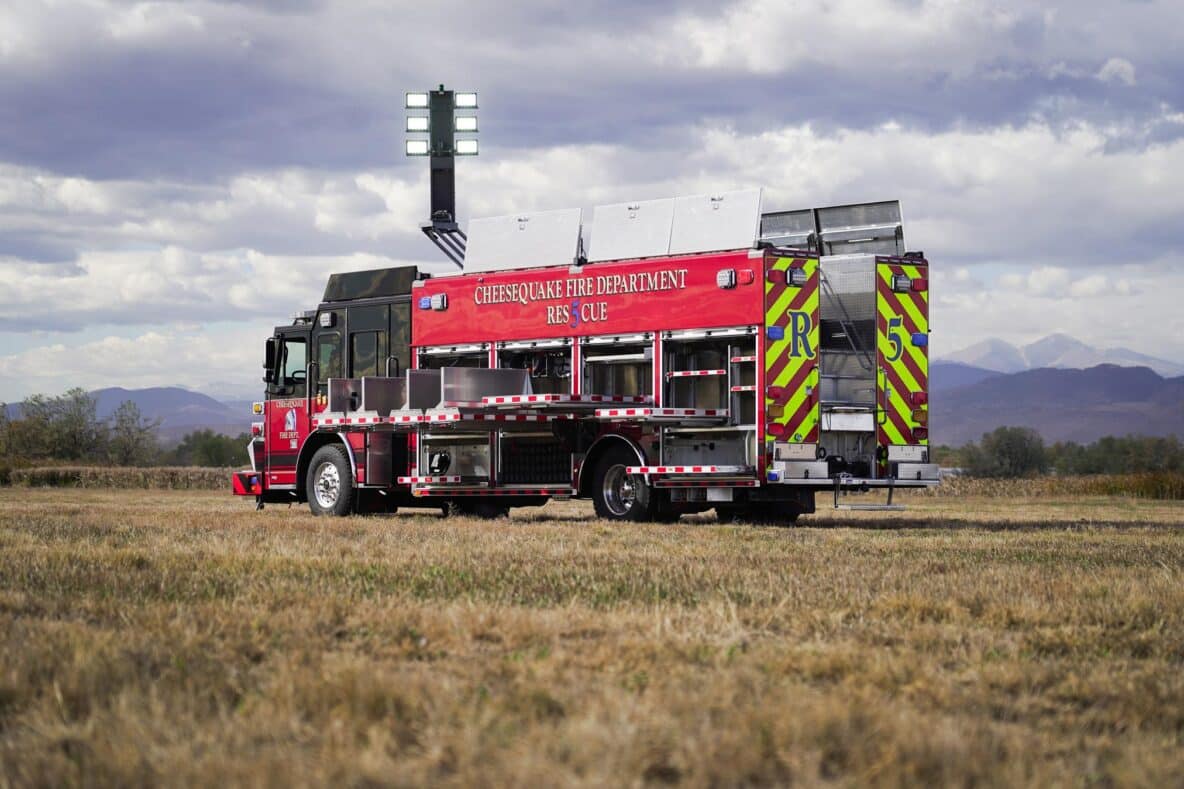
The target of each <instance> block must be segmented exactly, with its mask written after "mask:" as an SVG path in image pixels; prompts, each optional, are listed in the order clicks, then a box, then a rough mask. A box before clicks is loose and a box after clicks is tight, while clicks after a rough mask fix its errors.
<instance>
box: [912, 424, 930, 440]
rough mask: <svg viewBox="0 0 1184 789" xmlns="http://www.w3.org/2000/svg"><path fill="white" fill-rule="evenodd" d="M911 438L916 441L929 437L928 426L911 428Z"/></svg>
mask: <svg viewBox="0 0 1184 789" xmlns="http://www.w3.org/2000/svg"><path fill="white" fill-rule="evenodd" d="M913 438H915V439H917V440H918V441H925V440H927V439H928V438H929V428H926V427H915V428H913Z"/></svg>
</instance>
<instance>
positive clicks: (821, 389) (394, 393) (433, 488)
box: [233, 191, 938, 522]
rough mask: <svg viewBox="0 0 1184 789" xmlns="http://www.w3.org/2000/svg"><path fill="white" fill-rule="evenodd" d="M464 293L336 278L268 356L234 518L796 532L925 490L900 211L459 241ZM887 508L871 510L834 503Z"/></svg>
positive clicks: (506, 234)
mask: <svg viewBox="0 0 1184 789" xmlns="http://www.w3.org/2000/svg"><path fill="white" fill-rule="evenodd" d="M466 240H467V249H466V250H465V254H464V267H463V269H461V270H459V271H457V272H455V273H446V274H428V273H424V272H421V271H418V270H416V269H415V268H413V267H405V268H391V269H382V270H377V271H365V272H351V273H344V274H334V275H331V276H330V278H329V282H328V285H327V287H326V289H325V294H324V298H323V299H322V302H321V304H320V305H318V307H317V309H316V310H313V311H310V312H307V313H302V314H300V315H298V316H297V317H296V318H295V319H294V320H293V322H292V323H291V324H290V325H287V326H281V327H277V328H276V330H275V333H274V336H272V337H271V338H269V339H268V340H267V344H266V353H265V363H264V380H265V382H266V385H267V389H266V399H265V400H263V401H262V402H260V403H256V404H255V405H254V410H255V413H256V415H257V417H258V419H259V421H257V422H256V423H254V425H253V426H252V434H253V439H252V443H251V445H250V448H249V452H250V458H251V468H250V469H249V470H244V471H241V472H236V473H235V474H234V480H233V482H234V490H235V493H237V494H240V495H245V496H254V497H255V499H256V500H257V502H258V504H259V506H260V507H262V506H263V504H264V503H266V502H296V501H301V502H303V501H307V502H308V504H309V506H310V508H311V510H312V511H313V512H314V513H316V514H319V515H346V514H349V513H352V512H383V511H385V512H392V511H394V510H396V509H397V508H399V507H433V508H439V509H441V510H443V511H444V512H445V513H447V512H449V511H459V512H463V513H469V514H474V515H478V516H484V517H497V516H501V515H504V514H506V513H507V512H508V511H509V508H511V507H516V506H528V505H539V504H542V503H545V502H546V501H547V500H548V499H552V498H590V499H591V500H592V502H593V504H594V506H595V510H596V513H597V514H598V515H599V516H601V517H604V518H608V519H614V520H663V519H675V518H677V517H678V516H679V515H681V514H683V513H690V512H699V511H703V510H707V509H711V508H714V509H715V510H716V511H717V512H718V513H719V514H720V515H721V516H723V517H726V518H741V519H752V520H762V521H782V522H792V521H793V520H794V519H796V518H797V516H799V515H801V514H804V513H810V512H813V511H814V509H815V495H816V494H817V493H818V492H823V493H825V494H828V495H830V496H833V502H834V506H837V507H849V508H860V509H866V508H876V509H882V508H897V507H896V506H895V505H893V504H892V492H893V491H894V490H895V489H897V488H901V487H920V486H928V485H933V484H936V483H937V478H938V474H937V466H936V465H935V464H933V463H932V462H930V457H929V446H928V401H929V391H928V343H929V317H928V316H929V309H928V304H929V292H928V291H929V276H928V262H927V261H926V260H925V258H924V256H923V255H922V254H920V253H913V252H908V251H906V249H905V247H904V234H903V224H902V222H901V215H900V207H899V204H898V203H896V202H884V203H871V204H863V205H854V206H837V207H829V208H818V209H807V210H803V211H782V212H762V210H761V195H760V192H759V191H746V192H731V193H725V194H722V195H700V196H692V197H684V198H676V199H673V200H654V201H647V202H637V203H625V204H617V205H610V206H599V207H597V208H596V209H594V211H593V215H592V221H591V222H588V223H585V222H584V221H583V217H582V212H580V211H579V210H578V209H575V210H571V211H550V212H538V213H534V214H519V215H512V216H508V217H494V218H490V219H481V220H473V221H472V222H471V223H470V225H469V231H468V235H467V239H466ZM871 489H882V490H883V491H884V492H885V493H886V495H887V503H886V504H877V505H848V504H844V503H841V502H843V501H845V499H843V494H845V493H848V492H853V491H867V490H871Z"/></svg>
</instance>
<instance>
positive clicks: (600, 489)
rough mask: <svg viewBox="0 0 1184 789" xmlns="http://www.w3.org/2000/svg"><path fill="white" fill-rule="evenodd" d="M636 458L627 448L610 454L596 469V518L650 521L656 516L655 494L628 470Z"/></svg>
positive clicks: (594, 503)
mask: <svg viewBox="0 0 1184 789" xmlns="http://www.w3.org/2000/svg"><path fill="white" fill-rule="evenodd" d="M636 462H637V458H636V457H635V456H634V455H633V453H632V452H630V451H629V450H627V449H625V448H624V447H620V448H614V449H611V450H609V451H608V453H606V454H605V456H604V457H603V458H601V460H600V463H599V464H598V465H597V466H596V476H595V477H594V478H593V480H592V504H593V506H594V507H595V508H596V515H597V516H598V517H601V518H606V519H608V520H611V521H648V520H652V519H653V517H654V515H655V514H656V509H657V508H656V507H655V506H654V504H655V502H654V495H653V491H652V490H651V489H650V486H649V485H646V484H645V480H644V479H642V477H641V476H639V475H637V474H629V473H628V472H627V471H626V470H625V469H626V467H628V466H631V465H634V464H635V463H636Z"/></svg>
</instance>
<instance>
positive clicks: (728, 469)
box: [625, 466, 753, 474]
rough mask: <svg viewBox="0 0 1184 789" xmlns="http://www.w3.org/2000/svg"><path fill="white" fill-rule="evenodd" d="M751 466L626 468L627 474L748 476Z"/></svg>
mask: <svg viewBox="0 0 1184 789" xmlns="http://www.w3.org/2000/svg"><path fill="white" fill-rule="evenodd" d="M752 470H753V469H752V466H626V467H625V472H626V473H628V474H750V473H752Z"/></svg>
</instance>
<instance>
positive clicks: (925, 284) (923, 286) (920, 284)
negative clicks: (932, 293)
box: [909, 279, 929, 293]
mask: <svg viewBox="0 0 1184 789" xmlns="http://www.w3.org/2000/svg"><path fill="white" fill-rule="evenodd" d="M909 287H911V288H912V290H913V292H914V293H924V292H925V291H927V290H929V280H927V279H915V280H913V284H912V285H910V286H909Z"/></svg>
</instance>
